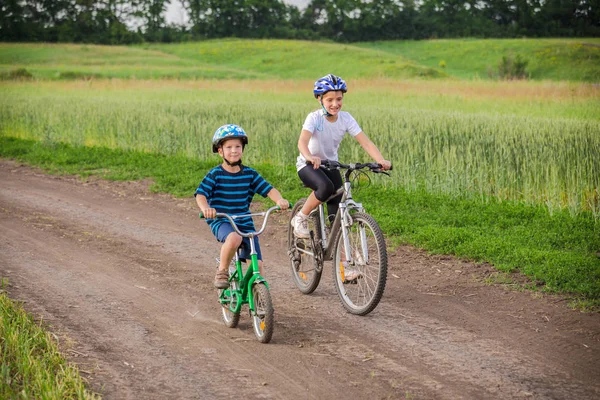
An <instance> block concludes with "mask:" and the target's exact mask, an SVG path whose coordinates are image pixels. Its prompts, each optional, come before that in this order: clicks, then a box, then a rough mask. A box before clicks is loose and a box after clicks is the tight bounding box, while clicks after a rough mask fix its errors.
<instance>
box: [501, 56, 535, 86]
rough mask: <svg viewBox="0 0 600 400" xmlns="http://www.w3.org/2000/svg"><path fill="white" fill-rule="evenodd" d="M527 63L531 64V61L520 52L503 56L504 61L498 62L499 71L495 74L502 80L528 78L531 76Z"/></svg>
mask: <svg viewBox="0 0 600 400" xmlns="http://www.w3.org/2000/svg"><path fill="white" fill-rule="evenodd" d="M527 64H529V61H527V60H526V59H524V58H523V57H521V55H520V54H517V55H516V56H515V57H513V56H511V55H509V56H502V61H500V63H499V64H498V71H497V73H496V74H495V75H496V76H497V77H498V79H502V80H513V79H527V78H528V77H529V72H527Z"/></svg>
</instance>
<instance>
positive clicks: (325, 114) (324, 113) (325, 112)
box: [319, 95, 332, 117]
mask: <svg viewBox="0 0 600 400" xmlns="http://www.w3.org/2000/svg"><path fill="white" fill-rule="evenodd" d="M319 103H321V108H322V109H323V115H324V116H326V117H331V116H332V114H329V112H328V111H327V110H326V109H325V106H324V105H323V95H321V96H320V97H319Z"/></svg>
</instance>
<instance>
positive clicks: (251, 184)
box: [194, 165, 273, 235]
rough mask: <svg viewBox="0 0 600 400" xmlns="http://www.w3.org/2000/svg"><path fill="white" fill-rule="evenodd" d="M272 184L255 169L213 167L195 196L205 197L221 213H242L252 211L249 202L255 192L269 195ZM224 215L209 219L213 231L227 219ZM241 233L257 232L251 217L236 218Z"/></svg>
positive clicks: (264, 195) (243, 166)
mask: <svg viewBox="0 0 600 400" xmlns="http://www.w3.org/2000/svg"><path fill="white" fill-rule="evenodd" d="M271 189H273V186H271V184H269V183H268V182H267V181H266V180H265V179H264V178H263V177H262V176H260V174H259V173H258V172H257V171H256V170H255V169H253V168H250V167H247V166H245V165H242V166H241V171H240V172H236V173H231V172H227V171H225V170H224V169H223V167H222V166H221V165H219V166H217V167H215V168H213V169H211V170H210V171H209V172H208V174H206V176H205V177H204V179H203V180H202V182H200V185H199V186H198V188H197V189H196V193H195V194H194V196H196V195H198V194H200V195H203V196H204V197H206V200H207V201H208V205H209V206H210V207H211V208H214V209H215V210H217V212H220V213H226V214H230V215H243V214H249V213H250V203H252V198H253V197H254V195H255V194H257V193H258V194H260V195H261V196H263V197H267V195H268V194H269V192H270V191H271ZM225 221H226V220H224V219H223V218H216V219H207V220H206V222H208V224H209V225H210V229H211V230H212V232H213V234H215V235H216V234H217V231H218V230H219V226H220V225H221V224H222V223H223V222H225ZM235 222H236V224H237V226H238V228H239V229H240V231H242V232H254V231H255V228H254V223H253V222H252V217H245V218H239V219H236V220H235Z"/></svg>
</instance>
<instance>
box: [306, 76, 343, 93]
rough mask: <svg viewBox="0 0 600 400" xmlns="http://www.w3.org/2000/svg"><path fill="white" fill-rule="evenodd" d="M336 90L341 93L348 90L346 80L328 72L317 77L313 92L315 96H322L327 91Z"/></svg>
mask: <svg viewBox="0 0 600 400" xmlns="http://www.w3.org/2000/svg"><path fill="white" fill-rule="evenodd" d="M337 90H340V91H341V92H342V93H346V92H347V91H348V88H347V87H346V81H344V80H343V79H342V78H340V77H339V76H335V75H333V74H329V75H325V76H324V77H322V78H319V79H317V81H316V82H315V88H314V89H313V93H314V95H315V98H319V96H322V95H324V94H325V93H327V92H331V91H337Z"/></svg>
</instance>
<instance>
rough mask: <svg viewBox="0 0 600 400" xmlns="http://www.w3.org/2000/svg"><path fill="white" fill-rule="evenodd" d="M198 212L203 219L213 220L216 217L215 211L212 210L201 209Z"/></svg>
mask: <svg viewBox="0 0 600 400" xmlns="http://www.w3.org/2000/svg"><path fill="white" fill-rule="evenodd" d="M200 212H202V215H203V216H204V218H215V217H216V216H217V210H215V209H214V208H210V207H208V208H201V209H200Z"/></svg>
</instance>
